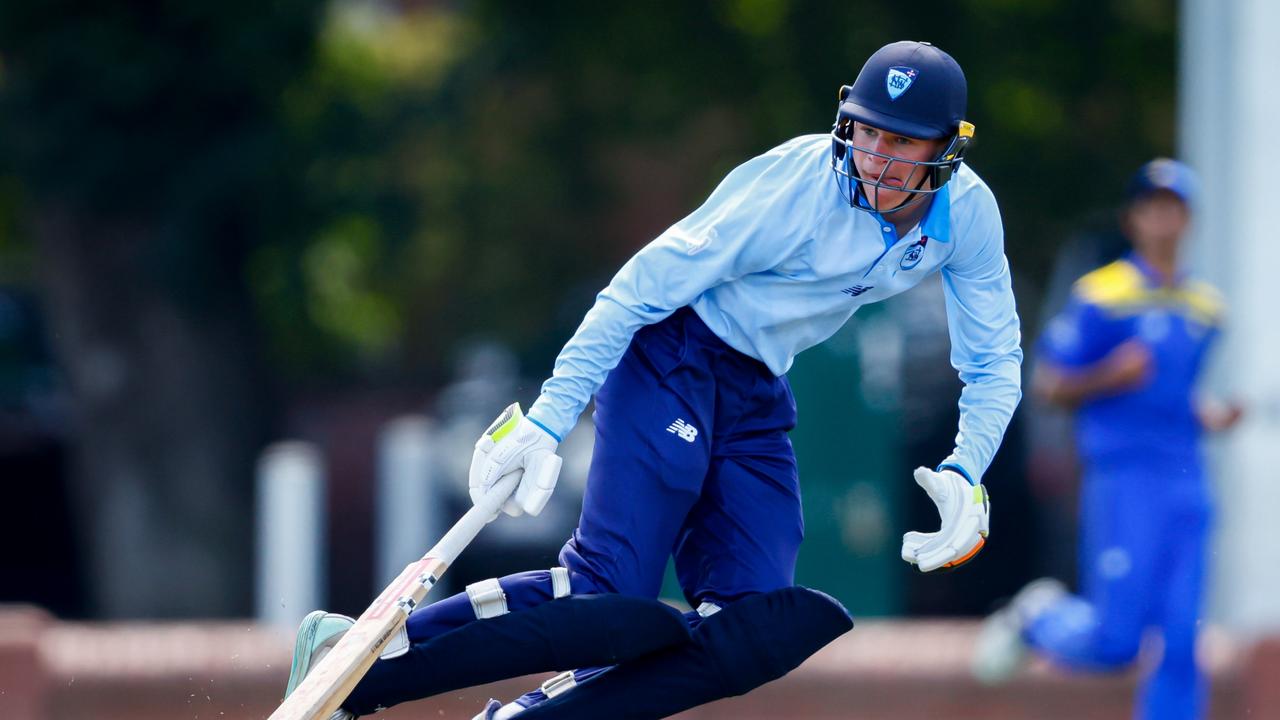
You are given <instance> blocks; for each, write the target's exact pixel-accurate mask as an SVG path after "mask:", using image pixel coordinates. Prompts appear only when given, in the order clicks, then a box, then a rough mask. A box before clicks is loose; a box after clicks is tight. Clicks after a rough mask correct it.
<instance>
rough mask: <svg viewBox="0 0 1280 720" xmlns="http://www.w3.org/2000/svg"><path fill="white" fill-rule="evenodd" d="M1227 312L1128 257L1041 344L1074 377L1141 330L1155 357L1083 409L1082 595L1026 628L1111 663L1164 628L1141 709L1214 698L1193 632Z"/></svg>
mask: <svg viewBox="0 0 1280 720" xmlns="http://www.w3.org/2000/svg"><path fill="white" fill-rule="evenodd" d="M1222 316H1223V303H1222V300H1221V298H1220V296H1219V295H1218V293H1217V291H1215V290H1214V289H1213V288H1212V287H1210V286H1208V285H1207V284H1205V283H1202V282H1198V281H1195V280H1190V279H1186V278H1180V279H1179V280H1178V281H1177V282H1176V283H1175V284H1173V285H1172V286H1165V285H1163V284H1162V283H1161V282H1160V279H1159V277H1158V275H1157V274H1156V273H1155V271H1154V270H1153V269H1152V268H1151V267H1149V266H1148V265H1147V264H1146V263H1145V262H1144V261H1143V260H1142V259H1141V258H1140V257H1139V256H1137V255H1131V256H1129V257H1127V258H1125V259H1122V260H1118V261H1116V262H1114V263H1112V264H1110V265H1107V266H1105V267H1103V268H1100V269H1098V270H1095V271H1093V272H1091V273H1089V274H1088V275H1085V276H1084V277H1083V278H1081V279H1080V280H1079V281H1078V282H1077V283H1076V285H1075V288H1074V290H1073V293H1072V297H1071V299H1070V301H1069V302H1068V304H1067V307H1066V308H1065V309H1064V310H1063V311H1062V313H1061V314H1060V315H1058V316H1057V317H1056V318H1054V319H1053V320H1052V321H1051V322H1050V324H1049V325H1048V327H1047V329H1046V332H1045V334H1044V335H1043V337H1042V338H1041V341H1040V346H1039V350H1040V354H1041V357H1043V358H1044V359H1045V360H1046V361H1048V362H1050V363H1052V364H1054V365H1056V366H1057V367H1058V368H1059V370H1060V371H1062V372H1064V373H1068V374H1069V373H1071V372H1072V371H1079V370H1081V369H1083V368H1087V367H1089V366H1092V365H1093V364H1095V363H1097V362H1098V361H1099V360H1101V359H1102V358H1104V357H1106V356H1107V354H1108V353H1110V352H1111V351H1112V350H1114V349H1115V348H1116V347H1117V346H1119V345H1120V344H1121V343H1124V342H1127V341H1131V340H1136V341H1138V342H1141V343H1142V344H1143V345H1144V346H1146V348H1147V349H1148V350H1149V352H1150V355H1151V358H1152V368H1151V372H1150V375H1149V377H1148V378H1147V380H1146V381H1145V382H1144V383H1143V384H1142V385H1140V386H1139V387H1136V388H1134V389H1132V390H1129V391H1125V392H1121V393H1118V394H1114V395H1107V396H1100V397H1095V398H1091V399H1089V400H1088V401H1086V402H1085V403H1084V404H1083V405H1082V406H1081V407H1080V408H1079V411H1078V414H1077V443H1078V450H1079V453H1080V456H1081V459H1082V461H1083V464H1084V469H1085V470H1084V478H1083V487H1082V498H1081V509H1080V515H1081V518H1082V521H1081V522H1082V528H1081V548H1080V550H1081V562H1080V589H1081V595H1080V596H1067V597H1065V598H1063V599H1062V600H1060V601H1058V602H1057V603H1056V604H1055V605H1053V606H1052V607H1050V608H1049V609H1048V610H1047V611H1046V612H1044V613H1043V614H1041V615H1039V616H1038V617H1037V618H1036V619H1035V620H1034V621H1033V623H1032V624H1031V626H1030V627H1029V628H1028V629H1027V633H1026V634H1027V640H1028V641H1029V642H1030V643H1031V645H1032V646H1033V647H1036V648H1038V649H1039V650H1041V651H1043V652H1044V653H1045V654H1047V655H1048V656H1050V657H1052V658H1054V659H1055V660H1057V661H1059V662H1061V663H1062V664H1065V665H1067V666H1069V667H1076V668H1084V669H1109V668H1115V667H1119V666H1123V665H1125V664H1127V663H1129V662H1131V661H1132V660H1133V659H1134V657H1135V656H1136V655H1137V652H1138V647H1139V644H1140V641H1141V639H1142V634H1143V632H1144V631H1145V630H1146V629H1148V628H1151V627H1156V628H1159V630H1160V631H1161V632H1162V634H1163V637H1164V653H1163V657H1162V660H1161V662H1160V665H1159V667H1158V669H1157V670H1156V671H1155V672H1154V673H1153V674H1152V675H1151V676H1150V677H1149V678H1147V680H1146V681H1145V686H1144V688H1143V692H1142V697H1141V698H1140V701H1139V715H1138V716H1139V717H1143V718H1160V719H1161V720H1168V719H1170V718H1194V717H1199V716H1200V715H1201V710H1202V707H1203V704H1204V700H1205V696H1206V685H1205V681H1204V678H1203V677H1202V676H1201V674H1200V673H1199V672H1198V670H1197V668H1196V663H1195V637H1196V625H1197V622H1198V619H1199V609H1200V600H1201V589H1202V585H1203V578H1204V562H1205V558H1204V554H1205V541H1206V538H1207V532H1208V525H1209V518H1210V514H1211V513H1210V497H1209V492H1208V488H1207V486H1206V482H1205V478H1204V471H1203V463H1202V459H1201V455H1200V448H1199V440H1200V434H1201V428H1200V422H1199V420H1198V418H1197V415H1196V412H1195V407H1194V399H1193V389H1194V386H1195V383H1196V379H1197V378H1198V376H1199V374H1200V371H1201V369H1202V367H1203V365H1204V358H1205V354H1206V351H1207V350H1208V348H1209V347H1210V345H1211V344H1212V343H1213V341H1214V339H1215V337H1216V336H1217V335H1218V332H1219V329H1220V326H1221V322H1222Z"/></svg>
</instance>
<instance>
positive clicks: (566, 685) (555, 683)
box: [542, 670, 578, 698]
mask: <svg viewBox="0 0 1280 720" xmlns="http://www.w3.org/2000/svg"><path fill="white" fill-rule="evenodd" d="M577 684H578V682H577V681H576V680H574V679H573V671H572V670H565V671H564V672H562V673H560V674H559V675H556V676H555V677H553V678H551V679H550V680H547V681H546V682H544V683H542V693H543V694H544V695H546V696H547V697H548V698H553V697H555V696H557V695H563V694H564V693H566V692H569V691H570V690H572V689H573V688H574V686H575V685H577Z"/></svg>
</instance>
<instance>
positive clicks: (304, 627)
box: [284, 610, 356, 720]
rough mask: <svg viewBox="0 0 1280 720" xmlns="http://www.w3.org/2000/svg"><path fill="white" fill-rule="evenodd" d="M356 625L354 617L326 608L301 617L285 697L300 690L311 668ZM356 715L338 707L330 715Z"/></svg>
mask: <svg viewBox="0 0 1280 720" xmlns="http://www.w3.org/2000/svg"><path fill="white" fill-rule="evenodd" d="M355 624H356V621H355V620H354V619H353V618H349V617H347V616H346V615H339V614H337V613H327V612H325V611H323V610H316V611H314V612H312V613H310V614H308V615H307V616H306V617H305V618H303V619H302V624H300V625H299V626H298V639H297V640H296V641H295V642H294V645H293V665H292V666H291V667H290V668H289V683H288V685H286V686H285V689H284V696H285V697H289V695H290V694H292V693H293V691H294V690H296V689H297V687H298V685H300V684H301V683H302V679H303V678H304V677H306V676H307V673H308V672H310V671H311V668H313V667H315V664H316V663H318V662H320V659H321V658H323V657H324V656H325V655H328V654H329V651H330V650H332V649H333V646H334V645H337V644H338V641H339V640H341V639H342V636H343V635H346V634H347V631H348V630H350V629H351V626H352V625H355ZM355 717H356V716H355V714H353V713H350V712H347V711H346V710H343V709H342V708H338V709H337V710H334V711H333V714H332V715H330V716H329V720H355Z"/></svg>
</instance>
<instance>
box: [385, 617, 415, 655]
mask: <svg viewBox="0 0 1280 720" xmlns="http://www.w3.org/2000/svg"><path fill="white" fill-rule="evenodd" d="M407 652H409V628H408V626H406V625H405V624H404V623H401V624H400V627H399V628H397V629H396V634H395V635H392V636H391V639H390V640H388V641H387V644H386V645H385V646H383V648H382V654H381V655H379V657H381V658H382V659H383V660H390V659H392V658H398V657H400V656H401V655H403V654H405V653H407Z"/></svg>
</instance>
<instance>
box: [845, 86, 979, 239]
mask: <svg viewBox="0 0 1280 720" xmlns="http://www.w3.org/2000/svg"><path fill="white" fill-rule="evenodd" d="M843 94H844V93H843V92H842V95H843ZM867 124H868V125H870V124H871V123H867ZM853 127H854V118H853V117H852V116H850V115H847V114H846V113H844V112H841V113H840V114H839V115H838V116H837V117H836V123H835V126H834V127H833V128H832V129H831V169H832V171H833V172H834V173H835V176H836V186H837V187H838V188H839V190H840V195H841V196H842V197H843V198H844V199H845V200H846V201H848V203H849V205H850V206H851V207H854V208H857V209H858V210H864V211H866V212H881V213H891V212H897V211H898V210H902V209H904V208H907V207H910V206H912V205H915V204H917V203H919V202H922V201H924V200H925V199H926V198H928V197H929V196H930V195H932V194H933V193H936V192H938V191H939V190H941V189H942V187H943V186H944V185H946V184H947V182H948V181H950V180H951V177H952V175H954V174H955V171H956V170H957V169H958V168H959V167H960V163H961V162H963V161H964V153H965V151H966V150H967V149H968V146H969V143H970V142H971V141H972V140H973V133H974V127H973V125H972V124H971V123H968V122H965V121H963V120H962V121H960V126H959V127H958V128H956V131H955V133H954V134H953V135H952V136H951V139H950V142H948V143H947V146H946V147H945V148H944V149H943V150H942V152H940V153H939V154H938V156H937V157H935V158H934V159H933V160H904V159H902V158H899V157H894V156H892V155H886V154H885V153H880V152H876V151H875V150H871V149H869V148H862V147H858V146H857V145H856V144H855V143H854V140H853ZM882 129H886V130H889V131H890V132H893V130H892V129H889V128H882ZM855 151H857V152H860V153H866V154H867V155H872V156H874V157H878V158H880V159H882V160H884V161H885V165H884V169H883V170H881V172H880V175H879V176H877V177H874V178H872V177H866V178H864V177H862V176H861V175H860V174H859V173H858V168H857V165H855V164H854V161H853V157H854V152H855ZM895 164H896V165H897V167H898V168H902V167H907V168H909V172H908V173H907V176H906V177H907V178H908V179H910V178H912V177H918V180H917V181H916V183H915V187H904V186H898V185H889V184H886V183H884V182H882V181H881V179H882V178H883V177H884V174H885V173H886V172H888V170H889V168H890V167H893V166H894V165H895ZM881 189H884V190H890V191H893V192H907V193H910V194H909V195H908V196H907V198H906V199H905V200H903V201H902V202H901V203H899V204H898V205H897V206H896V207H893V208H891V209H888V210H877V209H876V208H877V207H878V206H879V205H880V202H879V200H880V198H879V195H880V190H881ZM868 193H870V195H868Z"/></svg>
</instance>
